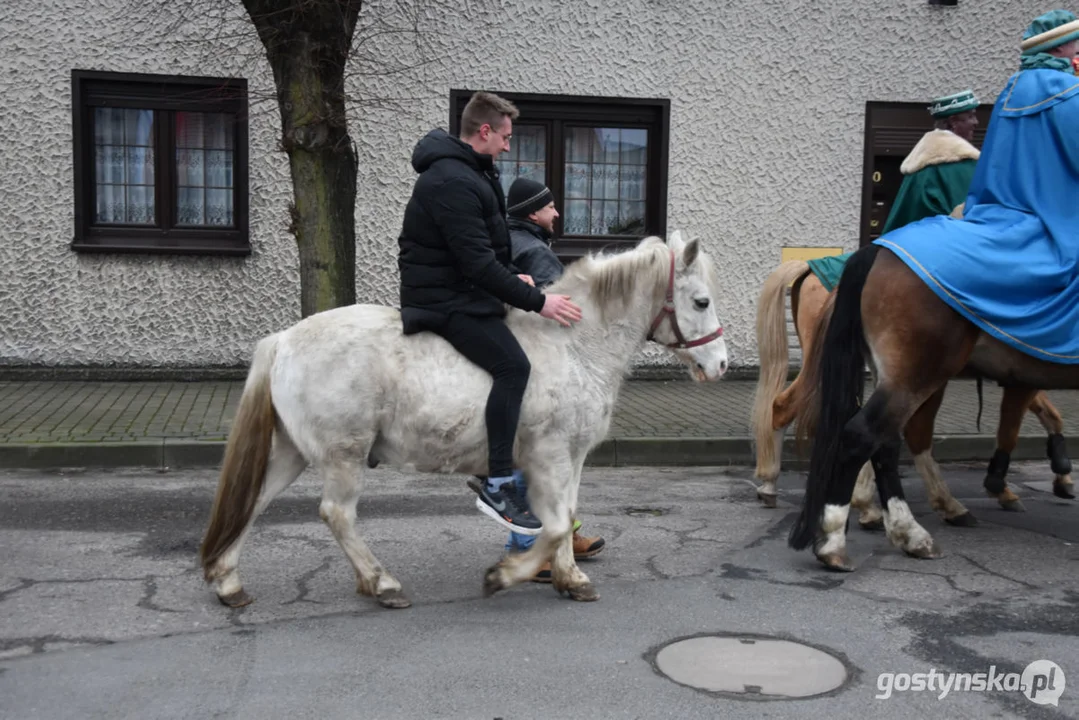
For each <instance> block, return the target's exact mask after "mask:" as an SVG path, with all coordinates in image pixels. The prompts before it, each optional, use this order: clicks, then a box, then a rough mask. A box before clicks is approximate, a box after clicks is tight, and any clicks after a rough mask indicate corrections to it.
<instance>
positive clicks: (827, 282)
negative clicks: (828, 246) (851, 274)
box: [807, 252, 854, 292]
mask: <svg viewBox="0 0 1079 720" xmlns="http://www.w3.org/2000/svg"><path fill="white" fill-rule="evenodd" d="M853 254H854V253H852V252H849V253H843V254H842V255H829V256H828V257H822V258H816V259H814V260H809V261H807V262H808V263H809V269H810V270H812V271H813V274H814V275H816V276H817V279H818V280H820V284H821V285H823V286H824V289H825V290H827V291H828V292H832V291H833V290H835V286H836V285H838V284H839V277H840V276H841V275H842V274H843V268H844V267H846V266H847V260H849V259H850V256H851V255H853Z"/></svg>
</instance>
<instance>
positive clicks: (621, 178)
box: [563, 127, 648, 235]
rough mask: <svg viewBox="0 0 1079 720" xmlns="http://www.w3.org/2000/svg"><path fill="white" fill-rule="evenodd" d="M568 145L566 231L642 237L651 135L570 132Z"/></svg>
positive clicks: (625, 131) (572, 129)
mask: <svg viewBox="0 0 1079 720" xmlns="http://www.w3.org/2000/svg"><path fill="white" fill-rule="evenodd" d="M565 145H566V147H565V152H566V207H565V209H564V210H563V216H564V220H563V227H564V228H565V232H566V233H568V234H574V235H623V234H637V233H640V232H643V230H644V201H645V168H646V165H647V157H648V131H647V130H639V129H627V128H583V127H569V128H567V129H566V135H565Z"/></svg>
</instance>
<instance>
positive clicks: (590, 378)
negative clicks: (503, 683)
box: [200, 231, 727, 608]
mask: <svg viewBox="0 0 1079 720" xmlns="http://www.w3.org/2000/svg"><path fill="white" fill-rule="evenodd" d="M714 287H716V278H715V273H714V271H713V269H712V266H711V261H710V259H709V258H708V257H707V256H706V255H705V253H704V251H703V250H702V249H701V246H700V244H699V243H698V241H697V240H693V241H691V242H690V243H688V244H685V243H683V241H682V238H681V235H680V234H679V233H678V232H677V231H675V232H674V233H673V234H672V236H671V238H670V241H669V243H668V244H666V245H665V244H664V243H663V241H662V240H661V239H660V238H658V237H649V238H645V239H644V240H642V241H641V242H640V244H639V245H637V247H636V248H634V249H632V250H628V251H625V252H622V253H618V254H612V255H600V256H588V257H585V258H582V259H581V260H579V261H577V262H575V263H573V264H571V265H570V266H569V267H568V268H567V269H566V273H565V275H564V276H563V277H562V279H561V280H559V281H558V282H557V283H556V284H555V285H554V286H552V287H551V288H550V292H552V293H561V294H566V295H570V296H572V297H573V299H574V301H575V302H577V304H578V305H580V306H581V310H582V312H583V318H582V319H581V321H580V322H579V323H578V324H577V325H575V326H573V327H572V328H564V327H561V326H559V325H557V324H555V323H553V322H550V321H548V320H546V319H544V318H541V317H540V316H539V315H538V314H534V313H526V312H521V311H518V310H515V309H513V310H511V311H510V312H509V314H508V316H507V319H506V322H507V324H508V325H509V327H510V328H511V329H512V331H513V333H514V335H515V336H516V337H517V339H518V340H519V341H520V343H521V347H522V348H523V349H524V351H525V353H526V354H527V355H528V358H529V361H530V362H531V365H532V373H531V376H530V378H529V381H528V387H527V390H526V392H525V396H524V402H523V404H522V407H521V416H520V425H519V429H518V432H517V436H516V441H515V444H514V460H515V464H516V466H517V467H519V468H521V469H522V470H523V471H524V472H525V473H526V474H527V477H528V497H529V501H530V504H531V506H532V511H533V512H534V513H535V515H536V517H537V518H538V519H539V520H540V522H541V523H542V524H543V529H542V532H541V533H540V535H539V536H538V537H537V539H536V542H535V543H534V544H533V545H532V547H531V548H530V549H529V550H528V551H526V552H524V553H521V554H519V555H511V556H509V557H508V558H506V559H505V560H504V561H503V562H501V563H499V564H498V565H495V566H494V567H491V568H489V569H488V570H487V573H486V575H485V581H484V592H485V594H486V595H490V594H492V593H494V592H496V591H498V590H500V589H503V588H507V587H510V586H511V585H514V584H516V583H519V582H522V581H525V580H528V579H529V578H531V577H532V576H533V575H534V574H535V573H536V571H537V570H538V569H539V567H540V565H542V564H543V563H544V562H546V561H548V560H552V555H553V562H552V579H553V584H554V587H555V589H556V590H558V591H559V592H563V591H568V593H569V595H570V596H571V597H572V598H574V599H576V600H595V599H598V595H597V594H596V591H595V588H594V587H593V586H592V583H591V582H590V581H589V579H588V577H587V576H586V575H585V574H584V573H583V572H581V570H580V569H579V568H578V567H577V564H576V562H575V561H574V557H573V547H572V532H571V528H572V527H573V519H574V516H575V513H576V509H577V488H578V484H579V483H580V479H581V470H582V468H583V466H584V461H585V456H586V455H587V454H588V452H589V451H590V450H591V449H592V448H594V447H595V446H596V445H597V444H599V443H600V442H601V441H602V440H603V438H604V437H605V436H606V434H607V429H608V427H609V425H610V420H611V412H612V410H613V408H614V404H615V399H616V396H617V394H618V390H619V388H620V387H621V384H622V381H623V378H624V376H625V375H626V373H627V370H628V369H629V365H630V362H631V361H632V359H633V357H634V355H636V354H637V352H638V351H639V350H640V349H641V348H642V346H643V345H644V343H645V342H646V341H647V340H655V341H657V342H661V343H663V344H664V345H667V346H668V347H671V348H673V349H674V351H675V353H676V355H677V356H678V357H679V359H681V360H682V361H683V362H684V363H686V364H687V365H688V366H689V367H690V370H691V375H692V377H693V379H694V380H697V381H704V380H717V379H718V378H719V377H720V376H722V375H723V373H724V372H725V371H726V369H727V350H726V345H725V343H724V341H723V338H722V337H721V335H722V332H723V330H722V327H721V326H720V324H719V321H718V319H717V318H716V311H715V304H714V302H713V297H712V289H713V288H714ZM665 319H666V320H667V321H666V322H664V320H665ZM683 332H685V336H683V334H682V333H683ZM686 337H688V338H690V340H688V341H687V340H686ZM491 382H492V381H491V377H490V375H488V374H487V373H485V372H484V371H483V370H481V369H480V368H478V367H476V366H475V365H473V364H472V363H470V362H469V361H468V360H466V359H465V358H464V357H462V356H461V355H459V354H458V353H457V352H456V351H455V350H454V349H453V348H452V347H451V346H450V344H449V343H447V342H446V341H445V340H443V339H442V338H440V337H438V336H436V335H434V334H433V333H420V334H417V335H411V336H406V335H404V334H403V333H402V331H401V317H400V313H399V311H397V310H395V309H392V308H389V307H382V306H375V305H351V306H348V307H340V308H336V309H333V310H328V311H325V312H322V313H318V314H316V315H312V316H310V317H308V318H305V319H304V320H301V321H300V322H298V323H297V324H295V325H293V326H292V327H291V328H289V329H287V330H284V331H282V332H279V333H276V334H274V335H270V336H268V337H266V338H264V339H262V340H260V341H259V343H258V345H257V346H256V348H255V353H254V359H253V361H252V364H251V369H250V371H249V373H248V376H247V381H246V383H245V385H244V390H243V395H242V397H241V398H240V405H239V408H238V410H237V413H236V418H235V420H234V422H233V425H232V429H231V432H230V433H229V440H228V446H227V448H226V450H225V458H224V464H223V467H222V470H221V478H220V482H219V484H218V488H217V495H216V497H215V498H214V504H213V509H212V511H211V517H210V524H209V527H208V529H207V531H206V536H205V538H204V539H203V542H202V546H201V548H200V557H201V561H202V567H203V572H204V576H205V578H206V580H207V582H211V583H213V585H214V589H215V592H216V593H217V596H218V598H219V599H220V600H221V602H222V603H224V604H226V605H229V606H232V607H239V606H242V605H246V604H248V603H250V602H251V600H252V598H251V597H250V596H249V595H248V594H247V593H246V592H244V590H243V586H242V584H241V582H240V577H239V573H238V571H237V566H238V564H239V558H240V549H241V547H242V545H243V542H244V539H245V538H246V536H247V534H248V532H249V531H250V529H251V526H252V524H253V523H254V521H255V519H256V518H257V517H258V515H259V513H261V512H262V511H263V510H264V509H265V508H266V506H267V505H269V504H270V502H271V501H272V500H273V499H274V497H276V496H277V495H278V493H280V492H281V491H282V490H284V489H285V488H286V487H288V486H289V485H290V484H291V483H292V482H293V481H294V480H295V479H296V478H297V477H298V476H299V475H300V473H301V472H303V470H304V468H306V467H307V466H308V465H309V464H311V465H313V466H315V467H316V468H317V469H318V470H319V472H320V474H321V476H322V478H323V483H324V484H323V491H322V502H321V504H320V505H319V516H320V517H321V518H322V520H323V521H324V522H325V523H326V524H327V525H329V527H330V530H331V531H332V532H333V535H334V537H335V538H336V539H337V542H338V543H340V545H341V548H342V549H343V550H344V552H345V555H346V556H347V557H348V559H349V561H350V562H351V564H352V566H353V568H354V569H355V571H356V576H357V591H358V592H359V593H360V594H363V595H371V596H374V597H375V598H376V599H377V600H378V602H379V604H380V605H382V606H383V607H392V608H398V607H408V606H409V605H410V604H411V602H410V601H409V600H408V598H407V597H406V596H405V594H404V593H403V592H402V589H401V584H400V583H399V582H398V581H397V580H396V579H395V578H394V577H393V576H392V575H391V574H390V572H389V571H388V570H387V569H386V568H385V567H383V566H382V564H381V563H380V562H379V561H378V560H377V559H376V558H375V556H374V555H373V554H372V553H371V551H370V550H369V549H368V547H367V544H366V543H365V542H364V541H363V539H362V538H361V537H360V536H359V535H358V534H357V532H356V528H355V520H356V503H357V501H358V500H359V496H360V489H361V486H362V483H361V476H362V474H363V472H364V470H365V469H366V460H367V458H368V456H369V454H371V453H373V454H374V456H375V457H377V458H378V460H379V461H380V462H381V463H383V464H386V465H389V466H392V467H397V468H400V469H408V470H414V471H419V472H432V473H453V472H461V473H469V474H474V475H482V474H485V473H486V472H487V435H486V429H485V422H484V406H485V402H486V399H487V394H488V392H489V391H490V388H491ZM271 447H272V453H271Z"/></svg>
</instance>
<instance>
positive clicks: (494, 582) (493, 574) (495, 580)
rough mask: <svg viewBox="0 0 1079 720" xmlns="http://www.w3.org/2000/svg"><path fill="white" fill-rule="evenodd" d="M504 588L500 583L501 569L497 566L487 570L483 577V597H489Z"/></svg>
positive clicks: (503, 584)
mask: <svg viewBox="0 0 1079 720" xmlns="http://www.w3.org/2000/svg"><path fill="white" fill-rule="evenodd" d="M505 587H506V584H505V583H504V582H502V568H501V567H500V566H498V565H492V566H491V567H489V568H487V574H486V575H484V576H483V596H484V597H491V596H492V595H494V594H495V593H496V592H498V591H499V590H503V589H505Z"/></svg>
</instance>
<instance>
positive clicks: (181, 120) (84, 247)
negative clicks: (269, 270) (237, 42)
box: [72, 70, 250, 255]
mask: <svg viewBox="0 0 1079 720" xmlns="http://www.w3.org/2000/svg"><path fill="white" fill-rule="evenodd" d="M72 113H73V123H72V124H73V134H74V168H75V239H74V241H73V242H72V248H73V249H75V250H78V251H83V252H86V251H90V252H143V253H146V252H157V253H188V254H202V255H214V254H218V255H246V254H249V253H250V244H249V240H248V225H247V210H248V205H247V202H248V197H247V172H248V170H247V168H248V163H247V81H246V80H242V79H218V78H192V77H171V76H162V75H141V74H126V73H108V72H91V71H84V70H74V71H72Z"/></svg>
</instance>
